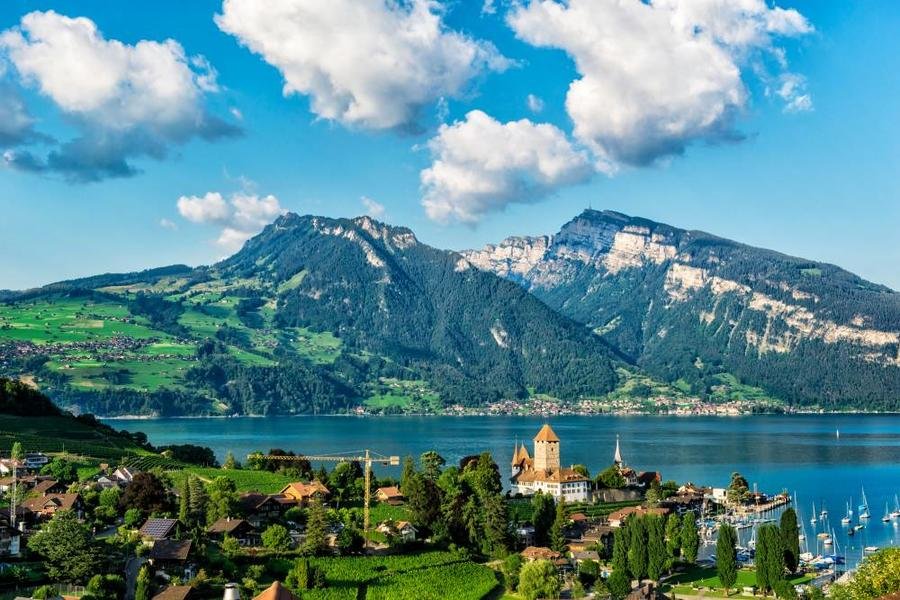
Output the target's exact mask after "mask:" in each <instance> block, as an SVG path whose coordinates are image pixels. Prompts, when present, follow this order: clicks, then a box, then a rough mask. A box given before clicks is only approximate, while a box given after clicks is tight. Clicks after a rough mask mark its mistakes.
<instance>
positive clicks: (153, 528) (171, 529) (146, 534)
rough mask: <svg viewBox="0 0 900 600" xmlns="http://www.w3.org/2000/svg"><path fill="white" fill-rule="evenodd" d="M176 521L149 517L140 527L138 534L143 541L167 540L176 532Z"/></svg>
mask: <svg viewBox="0 0 900 600" xmlns="http://www.w3.org/2000/svg"><path fill="white" fill-rule="evenodd" d="M178 525H179V522H178V519H160V518H156V517H150V518H149V519H147V520H146V521H144V524H143V525H141V528H140V530H139V533H140V534H141V537H142V538H144V539H145V540H149V541H151V542H158V541H159V540H167V539H169V538H170V537H172V536H173V535H175V533H176V532H177V530H178Z"/></svg>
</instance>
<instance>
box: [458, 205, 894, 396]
mask: <svg viewBox="0 0 900 600" xmlns="http://www.w3.org/2000/svg"><path fill="white" fill-rule="evenodd" d="M462 254H463V255H464V256H465V257H466V259H467V260H468V261H469V262H470V263H471V264H472V265H474V266H476V267H478V268H479V269H482V270H484V271H488V272H493V273H496V274H497V275H500V276H502V277H505V278H507V279H509V280H511V281H514V282H516V283H518V284H520V285H521V286H522V287H523V288H524V289H527V290H528V291H530V292H531V293H532V294H534V295H535V296H536V297H538V298H540V299H541V300H543V301H544V302H546V303H547V304H548V305H549V306H551V307H553V308H555V309H556V310H558V311H559V312H561V313H562V314H564V315H566V316H568V317H571V318H572V319H574V320H576V321H579V322H581V323H584V324H585V325H587V326H588V327H589V328H591V329H592V330H593V331H595V332H596V333H597V334H598V335H600V336H602V337H603V339H605V340H606V341H608V342H609V343H610V345H612V346H614V347H615V348H617V349H618V350H620V351H621V352H622V353H624V355H626V356H627V357H628V358H629V359H630V360H631V361H633V362H634V363H635V364H637V365H638V366H640V367H641V368H642V369H644V370H646V371H647V372H649V373H650V374H652V375H655V376H657V377H660V378H663V379H664V380H667V381H674V382H679V383H680V384H682V385H685V384H686V385H689V386H690V387H691V390H692V391H693V392H694V393H705V392H708V391H709V390H710V388H711V387H712V386H714V385H715V384H716V382H717V381H720V380H721V375H722V374H725V373H727V374H730V375H732V376H736V377H737V378H738V379H739V380H740V381H742V382H745V383H749V384H752V385H756V386H760V387H762V388H764V389H765V390H767V391H768V392H770V393H772V394H774V395H777V396H778V397H780V398H782V399H784V400H787V401H789V402H791V403H794V404H798V405H806V406H819V407H823V408H828V409H835V408H837V409H845V408H854V407H855V408H867V409H887V410H898V409H900V294H898V293H897V292H895V291H892V290H891V289H889V288H887V287H885V286H881V285H877V284H874V283H871V282H868V281H865V280H863V279H861V278H859V277H857V276H856V275H853V274H852V273H849V272H847V271H845V270H843V269H840V268H838V267H836V266H834V265H829V264H824V263H819V262H816V261H811V260H806V259H801V258H795V257H792V256H786V255H784V254H780V253H778V252H773V251H771V250H764V249H760V248H754V247H751V246H747V245H744V244H740V243H737V242H734V241H731V240H727V239H722V238H719V237H716V236H713V235H710V234H707V233H703V232H700V231H687V230H683V229H678V228H676V227H672V226H669V225H665V224H662V223H656V222H654V221H650V220H647V219H641V218H636V217H630V216H627V215H623V214H620V213H616V212H611V211H602V212H601V211H593V210H587V211H585V212H584V213H582V214H581V215H579V216H578V217H576V218H575V219H573V220H571V221H570V222H568V223H566V224H565V225H564V226H563V227H562V229H560V231H559V232H558V233H557V234H556V235H553V236H539V237H511V238H508V239H506V240H504V241H503V242H501V243H500V244H497V245H489V246H486V247H485V248H483V249H480V250H471V251H466V252H463V253H462Z"/></svg>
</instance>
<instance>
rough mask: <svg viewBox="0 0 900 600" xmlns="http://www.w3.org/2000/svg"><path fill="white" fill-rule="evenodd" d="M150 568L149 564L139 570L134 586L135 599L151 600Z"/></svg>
mask: <svg viewBox="0 0 900 600" xmlns="http://www.w3.org/2000/svg"><path fill="white" fill-rule="evenodd" d="M150 585H151V583H150V569H148V568H147V565H144V566H142V567H141V569H140V570H139V571H138V574H137V579H136V580H135V586H134V600H150V595H151V594H150Z"/></svg>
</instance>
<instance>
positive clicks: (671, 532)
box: [666, 513, 681, 562]
mask: <svg viewBox="0 0 900 600" xmlns="http://www.w3.org/2000/svg"><path fill="white" fill-rule="evenodd" d="M666 549H667V550H668V551H669V558H670V559H671V560H672V562H675V561H676V560H678V559H679V558H680V557H681V517H679V516H678V513H672V514H671V515H669V518H668V519H667V520H666Z"/></svg>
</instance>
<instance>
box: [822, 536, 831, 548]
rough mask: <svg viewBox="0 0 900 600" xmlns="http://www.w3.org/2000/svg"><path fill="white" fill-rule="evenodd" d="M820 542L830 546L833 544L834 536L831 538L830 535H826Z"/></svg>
mask: <svg viewBox="0 0 900 600" xmlns="http://www.w3.org/2000/svg"><path fill="white" fill-rule="evenodd" d="M822 544H823V545H825V546H831V545H833V544H834V538H832V537H831V536H830V535H826V536H825V538H824V539H823V540H822Z"/></svg>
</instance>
